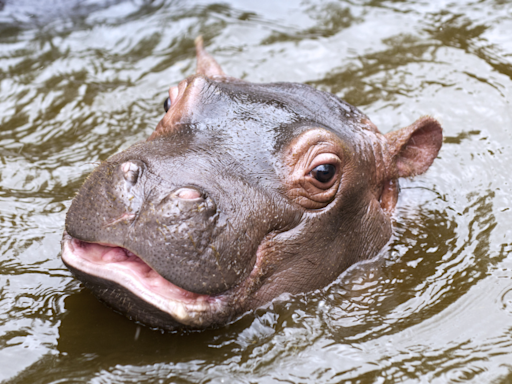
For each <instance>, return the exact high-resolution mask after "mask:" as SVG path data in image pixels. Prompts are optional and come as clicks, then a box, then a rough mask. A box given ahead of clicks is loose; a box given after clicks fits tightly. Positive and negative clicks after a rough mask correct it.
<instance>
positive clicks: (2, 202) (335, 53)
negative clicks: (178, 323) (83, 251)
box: [0, 0, 512, 383]
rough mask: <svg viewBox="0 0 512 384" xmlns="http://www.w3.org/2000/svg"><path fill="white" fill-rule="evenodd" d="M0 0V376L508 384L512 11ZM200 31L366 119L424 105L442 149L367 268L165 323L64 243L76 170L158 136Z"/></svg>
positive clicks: (253, 70)
mask: <svg viewBox="0 0 512 384" xmlns="http://www.w3.org/2000/svg"><path fill="white" fill-rule="evenodd" d="M4 3H5V4H4ZM0 4H2V6H0V127H1V129H0V161H1V168H0V212H1V215H0V229H1V230H0V236H1V238H2V241H1V242H0V247H1V251H2V257H1V258H0V380H6V381H9V382H13V383H14V382H19V383H27V382H31V383H50V382H71V381H82V382H83V381H90V382H123V383H124V382H157V381H158V380H161V381H162V382H180V383H188V382H190V383H197V382H222V380H223V379H225V380H227V381H229V382H259V383H264V382H276V381H284V382H296V383H305V382H312V383H337V382H343V381H344V380H351V381H352V382H354V383H356V382H357V383H374V382H378V383H384V382H401V381H410V382H442V383H444V382H449V381H453V382H465V381H469V382H496V383H498V382H503V383H506V382H510V381H511V380H512V364H511V363H510V362H511V361H512V309H511V307H512V293H511V292H512V257H511V256H510V253H511V242H510V238H511V229H510V228H511V226H510V223H511V217H510V212H511V211H510V207H511V206H512V198H511V195H510V184H509V183H510V182H509V177H510V176H509V175H510V170H509V168H510V167H509V166H508V164H509V163H510V156H511V155H510V153H511V151H510V146H511V143H512V137H511V132H510V127H511V126H512V109H511V108H510V102H511V100H512V93H511V92H512V91H511V90H512V63H511V57H512V43H511V41H510V38H509V34H510V30H511V28H512V16H511V15H512V6H511V5H510V4H508V3H507V2H500V1H490V0H486V1H480V2H476V1H469V0H466V1H464V0H461V1H460V2H457V3H442V2H419V1H408V2H402V1H374V0H368V1H357V2H349V1H321V0H318V1H312V0H311V1H299V0H296V1H287V2H275V1H267V0H262V1H258V2H255V3H254V2H251V3H248V2H241V1H237V0H231V1H223V2H222V3H215V2H212V1H206V0H204V1H200V0H197V1H187V2H185V1H179V0H174V1H173V0H168V1H167V0H162V1H149V0H147V1H144V0H140V1H139V0H133V1H128V0H126V1H123V0H116V1H114V0H112V1H97V0H86V1H63V0H53V1H51V2H34V1H31V0H16V1H14V0H12V1H10V0H4V1H1V0H0ZM199 34H202V35H203V36H204V37H205V42H206V45H207V46H208V48H209V50H210V51H211V52H213V53H214V55H215V56H216V58H217V59H218V61H219V62H220V63H221V65H222V66H223V68H224V69H225V70H226V72H227V73H230V74H231V75H233V76H237V77H241V78H244V79H246V80H249V81H260V82H270V81H296V82H305V83H309V84H311V85H314V86H316V87H318V88H320V89H323V90H326V91H329V92H333V93H336V94H337V95H339V96H340V97H343V98H345V99H346V100H347V101H348V102H350V103H352V104H355V105H357V106H360V107H361V108H362V109H363V110H364V112H365V113H367V114H368V115H369V116H370V117H371V118H372V120H373V121H374V122H375V123H376V124H377V125H378V126H379V127H380V128H381V130H383V131H389V130H391V129H394V128H397V127H400V126H405V125H408V124H410V123H411V122H412V121H414V120H415V119H416V118H418V117H419V116H421V115H425V114H430V115H433V116H434V117H436V118H439V119H440V120H441V122H442V124H443V126H444V129H445V142H444V147H443V149H442V152H441V154H440V156H439V158H438V159H437V160H436V162H435V163H434V166H433V167H432V168H431V169H430V170H429V172H428V173H427V174H426V175H424V176H421V177H418V178H415V179H414V180H404V181H403V182H402V194H401V198H400V201H399V205H398V207H397V212H396V215H395V230H394V237H393V239H392V240H391V242H390V243H389V245H388V246H387V248H386V249H384V250H383V251H382V253H381V255H380V256H379V257H378V258H376V259H375V260H370V261H368V262H366V263H361V264H359V265H356V266H354V267H353V268H352V269H350V270H349V271H347V272H346V273H345V274H343V275H342V276H340V278H339V279H338V280H337V281H336V282H335V283H333V284H332V285H331V286H329V287H327V288H326V289H324V290H320V291H317V292H312V293H308V294H304V295H299V296H297V297H291V298H285V300H282V301H278V302H275V303H273V305H272V306H270V307H269V308H265V309H259V310H257V311H255V313H250V314H246V315H245V316H244V317H243V318H241V319H239V320H238V321H236V322H234V323H233V324H231V325H229V326H227V327H225V328H222V329H218V330H209V331H204V332H190V333H188V334H162V333H160V332H158V331H152V330H150V329H147V328H145V327H141V326H139V325H137V324H135V323H133V322H130V321H129V320H127V319H125V318H124V317H122V316H120V315H118V314H116V313H114V312H112V311H111V310H110V309H108V308H106V307H104V306H103V305H102V304H101V303H99V302H97V301H96V299H94V298H93V297H92V296H91V295H90V294H89V293H88V292H87V291H85V290H82V288H81V286H80V285H79V283H78V282H76V281H75V280H74V279H73V278H72V277H71V275H70V274H69V272H68V271H67V270H66V269H65V268H64V267H63V265H62V263H61V261H60V258H59V251H60V235H61V233H62V228H63V222H64V217H65V211H66V209H67V207H68V206H69V203H70V201H71V199H72V198H73V196H74V194H75V192H76V191H77V189H78V187H79V186H80V185H81V183H82V182H83V180H84V179H85V177H86V175H87V174H88V173H89V172H90V171H91V170H92V169H93V168H94V166H95V165H96V164H97V163H98V162H99V161H102V160H104V159H106V158H107V157H108V156H110V155H112V154H113V153H115V152H117V151H119V150H121V149H124V148H126V147H128V146H130V145H131V144H133V143H135V142H137V141H140V140H144V139H145V138H146V137H147V136H148V135H149V134H150V133H151V131H152V129H153V128H154V127H155V126H156V123H157V122H158V120H159V119H160V117H161V116H162V113H163V110H162V106H161V104H162V101H163V100H164V98H165V97H166V92H167V88H168V87H169V86H170V85H173V84H176V83H177V82H178V81H180V80H181V79H182V78H184V77H185V76H187V75H189V74H190V73H192V71H193V70H194V65H195V64H194V48H193V39H194V38H195V37H196V36H197V35H199Z"/></svg>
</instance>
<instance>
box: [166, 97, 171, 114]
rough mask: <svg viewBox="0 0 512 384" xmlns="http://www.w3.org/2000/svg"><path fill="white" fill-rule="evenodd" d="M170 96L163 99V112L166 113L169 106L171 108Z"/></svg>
mask: <svg viewBox="0 0 512 384" xmlns="http://www.w3.org/2000/svg"><path fill="white" fill-rule="evenodd" d="M171 104H172V103H171V98H170V97H168V98H167V99H165V101H164V109H165V113H167V111H168V110H169V108H171Z"/></svg>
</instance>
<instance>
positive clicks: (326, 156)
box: [306, 153, 341, 175]
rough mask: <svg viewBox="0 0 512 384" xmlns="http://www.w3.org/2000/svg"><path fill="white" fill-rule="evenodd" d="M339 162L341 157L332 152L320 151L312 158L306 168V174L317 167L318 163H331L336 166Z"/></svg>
mask: <svg viewBox="0 0 512 384" xmlns="http://www.w3.org/2000/svg"><path fill="white" fill-rule="evenodd" d="M340 163H341V159H340V158H339V157H338V156H336V155H335V154H334V153H321V154H319V155H318V156H316V157H315V158H314V159H313V161H312V162H311V164H310V165H309V167H308V168H307V172H306V175H309V174H310V173H311V171H312V170H313V169H315V168H316V167H318V166H319V165H322V164H332V165H334V166H336V167H337V166H338V165H339V164H340Z"/></svg>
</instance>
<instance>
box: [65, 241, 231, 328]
mask: <svg viewBox="0 0 512 384" xmlns="http://www.w3.org/2000/svg"><path fill="white" fill-rule="evenodd" d="M62 258H63V260H64V261H65V262H66V263H67V264H68V265H70V266H72V267H74V268H76V269H78V270H80V271H82V272H85V273H87V274H90V275H93V276H97V277H100V278H102V279H106V280H110V281H113V282H116V283H118V284H120V285H121V286H123V287H124V288H126V289H128V290H129V291H131V292H132V293H134V294H135V295H137V296H139V297H140V298H142V299H143V300H145V301H146V302H148V303H150V304H152V305H153V306H155V307H157V308H159V309H161V310H162V311H164V312H166V313H169V314H170V315H171V316H173V317H174V318H175V319H177V320H178V321H180V322H182V323H184V324H190V325H196V324H201V323H202V321H203V317H204V316H203V315H204V314H205V313H211V312H216V311H218V310H219V309H220V308H221V307H222V304H223V299H222V296H209V295H200V294H197V293H193V292H190V291H187V290H184V289H182V288H180V287H178V286H176V285H174V284H172V283H171V282H169V281H168V280H166V279H164V278H163V277H162V276H160V275H159V274H158V273H157V272H156V271H155V270H154V269H152V268H151V267H150V266H149V265H148V264H146V263H145V262H144V261H143V260H142V259H141V258H140V257H138V256H137V255H135V254H134V253H132V252H130V251H129V250H127V249H125V248H121V247H118V246H115V245H111V244H98V243H87V242H84V241H80V240H77V239H74V238H68V239H66V240H64V245H63V251H62Z"/></svg>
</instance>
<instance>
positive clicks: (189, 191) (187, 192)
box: [173, 188, 203, 200]
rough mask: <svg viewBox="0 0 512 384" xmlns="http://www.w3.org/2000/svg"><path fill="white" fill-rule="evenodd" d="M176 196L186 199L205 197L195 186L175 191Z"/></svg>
mask: <svg viewBox="0 0 512 384" xmlns="http://www.w3.org/2000/svg"><path fill="white" fill-rule="evenodd" d="M173 195H174V197H177V198H179V199H184V200H196V199H200V198H202V197H203V195H202V194H201V192H199V191H198V190H197V189H193V188H180V189H178V190H177V191H176V192H174V193H173Z"/></svg>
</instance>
